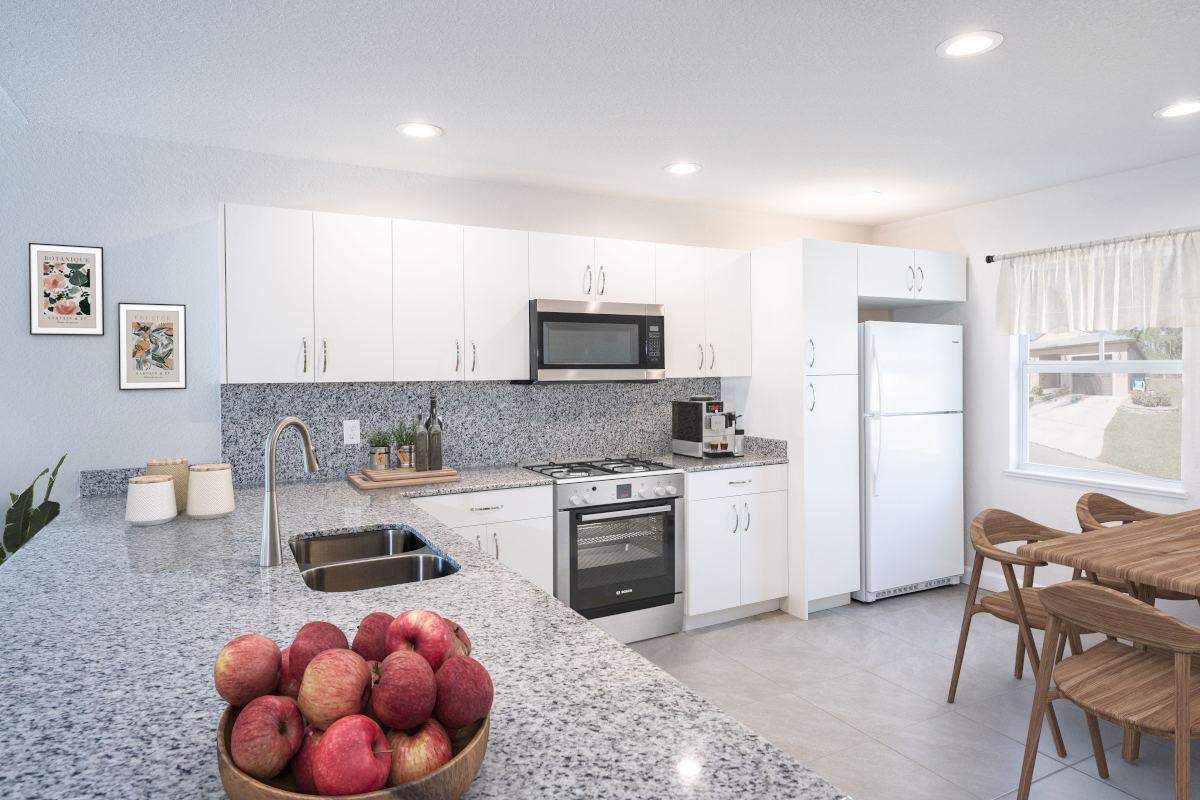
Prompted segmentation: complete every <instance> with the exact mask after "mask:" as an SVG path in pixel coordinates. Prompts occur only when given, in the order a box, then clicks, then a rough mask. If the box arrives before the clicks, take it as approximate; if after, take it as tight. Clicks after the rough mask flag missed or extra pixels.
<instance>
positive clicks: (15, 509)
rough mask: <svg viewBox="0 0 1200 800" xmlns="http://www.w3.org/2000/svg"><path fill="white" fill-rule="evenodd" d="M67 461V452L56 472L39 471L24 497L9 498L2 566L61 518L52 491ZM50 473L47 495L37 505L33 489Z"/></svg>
mask: <svg viewBox="0 0 1200 800" xmlns="http://www.w3.org/2000/svg"><path fill="white" fill-rule="evenodd" d="M66 460H67V454H66V453H63V457H62V458H60V459H59V460H58V463H57V464H55V465H54V469H53V470H51V469H50V468H49V467H47V468H46V469H44V470H42V471H41V472H39V473H38V474H37V477H36V478H34V479H33V483H31V484H29V486H28V487H27V488H26V489H25V491H23V492H21V493H20V494H13V493H11V492H10V493H9V495H8V497H9V500H10V501H11V502H12V505H11V506H9V509H8V511H6V512H5V514H4V536H3V539H2V540H0V564H3V563H4V562H5V561H7V560H8V557H9V556H11V555H12V554H13V553H15V552H17V550H19V549H21V547H23V546H24V545H25V544H26V543H28V542H29V540H30V539H32V538H33V536H34V534H36V533H37V532H38V531H40V530H41V529H42V528H44V527H46V526H47V525H49V524H50V523H51V522H52V521H53V520H54V518H55V517H57V516H58V509H59V505H58V503H57V502H55V501H53V500H51V499H50V490H51V489H53V488H54V481H55V479H56V478H58V469H59V467H61V466H62V465H63V462H64V461H66ZM46 473H50V480H49V481H47V483H46V494H45V496H44V497H43V498H42V502H41V503H39V504H38V505H36V506H35V505H34V504H33V490H34V488H35V487H36V486H37V482H38V481H39V480H41V479H42V476H43V475H45V474H46Z"/></svg>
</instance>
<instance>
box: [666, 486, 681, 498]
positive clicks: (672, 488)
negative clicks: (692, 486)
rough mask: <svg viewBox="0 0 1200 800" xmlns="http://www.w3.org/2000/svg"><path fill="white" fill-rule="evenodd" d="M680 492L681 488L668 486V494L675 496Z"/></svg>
mask: <svg viewBox="0 0 1200 800" xmlns="http://www.w3.org/2000/svg"><path fill="white" fill-rule="evenodd" d="M678 493H679V490H678V489H676V488H675V487H674V486H668V487H667V494H669V495H672V496H674V495H676V494H678Z"/></svg>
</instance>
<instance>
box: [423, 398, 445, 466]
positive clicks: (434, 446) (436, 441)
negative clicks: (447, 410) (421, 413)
mask: <svg viewBox="0 0 1200 800" xmlns="http://www.w3.org/2000/svg"><path fill="white" fill-rule="evenodd" d="M425 424H426V425H428V429H429V468H430V469H441V468H442V418H441V417H439V416H438V413H437V398H436V397H431V398H429V421H428V422H426V423H425Z"/></svg>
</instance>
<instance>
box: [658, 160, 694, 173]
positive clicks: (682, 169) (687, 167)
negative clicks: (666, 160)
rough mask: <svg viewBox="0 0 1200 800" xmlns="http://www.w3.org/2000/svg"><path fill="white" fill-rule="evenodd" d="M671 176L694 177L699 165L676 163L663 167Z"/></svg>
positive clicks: (691, 162)
mask: <svg viewBox="0 0 1200 800" xmlns="http://www.w3.org/2000/svg"><path fill="white" fill-rule="evenodd" d="M663 169H664V170H666V171H667V172H668V173H670V174H671V175H695V174H696V173H697V172H699V171H700V165H699V164H697V163H695V162H693V161H676V162H674V163H673V164H667V165H666V166H665V167H663Z"/></svg>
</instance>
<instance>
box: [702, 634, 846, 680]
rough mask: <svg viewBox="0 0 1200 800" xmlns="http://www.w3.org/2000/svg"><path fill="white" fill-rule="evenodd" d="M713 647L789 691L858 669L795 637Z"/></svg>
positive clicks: (766, 638) (760, 639)
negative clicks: (726, 647) (725, 647)
mask: <svg viewBox="0 0 1200 800" xmlns="http://www.w3.org/2000/svg"><path fill="white" fill-rule="evenodd" d="M717 649H718V650H719V651H720V652H722V653H724V654H726V655H728V656H729V657H730V658H732V659H733V660H734V661H737V662H738V663H740V664H744V665H745V666H747V667H749V668H750V669H752V670H754V671H755V672H757V673H759V674H760V675H762V676H763V677H765V678H768V679H769V680H772V681H774V682H775V683H778V684H779V685H780V686H783V687H785V688H787V689H789V690H798V689H801V688H803V687H805V686H811V685H813V684H816V683H822V682H824V681H827V680H831V679H833V678H840V677H842V676H845V675H850V674H851V673H854V672H859V671H860V670H859V668H858V665H857V664H855V663H852V662H850V661H846V660H844V659H841V658H838V657H837V656H833V655H830V654H829V653H826V652H824V651H822V650H817V649H816V648H814V647H813V646H812V645H810V644H809V643H808V642H807V641H806V640H804V639H802V638H800V637H797V636H781V637H770V636H767V637H762V638H755V639H749V640H747V641H745V642H743V643H741V645H740V646H738V647H729V648H728V649H726V650H721V649H720V648H717Z"/></svg>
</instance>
